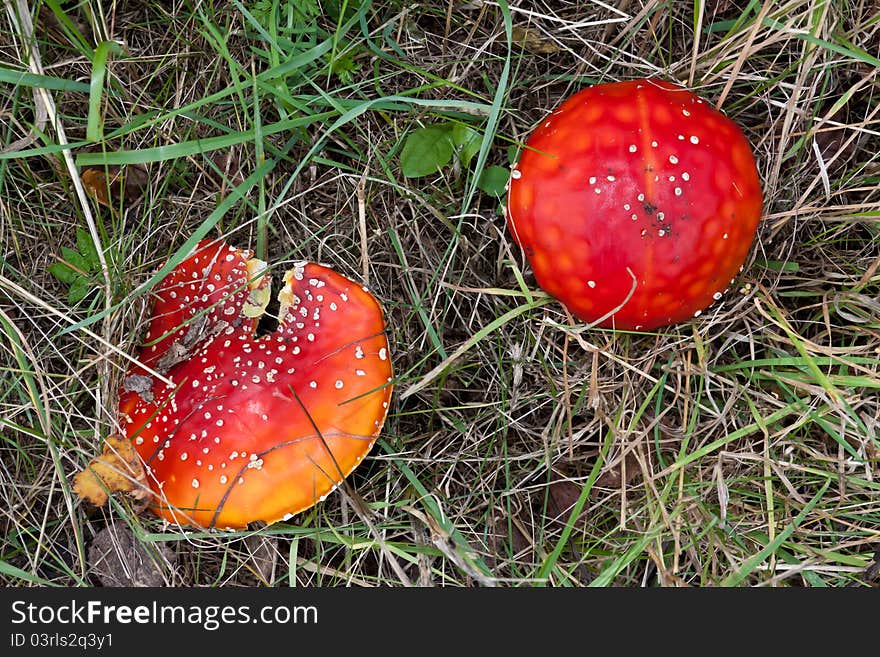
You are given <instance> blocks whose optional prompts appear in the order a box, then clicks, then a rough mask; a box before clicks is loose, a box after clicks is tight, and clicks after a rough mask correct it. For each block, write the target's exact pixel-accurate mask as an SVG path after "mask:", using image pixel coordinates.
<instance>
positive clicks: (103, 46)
mask: <svg viewBox="0 0 880 657" xmlns="http://www.w3.org/2000/svg"><path fill="white" fill-rule="evenodd" d="M111 52H112V53H113V54H114V55H124V54H125V51H124V50H123V49H122V46H120V45H119V44H118V43H116V42H115V41H102V42H101V43H99V44H98V47H97V48H95V55H94V57H93V58H92V79H91V82H90V84H89V116H88V121H87V123H86V139H88V140H89V141H100V140H101V139H103V136H104V134H103V133H104V122H103V121H102V120H101V98H102V97H103V95H104V79H105V78H106V77H107V60H108V58H109V57H110V53H111Z"/></svg>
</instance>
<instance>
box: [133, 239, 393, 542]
mask: <svg viewBox="0 0 880 657" xmlns="http://www.w3.org/2000/svg"><path fill="white" fill-rule="evenodd" d="M251 255H252V254H251V252H250V251H245V250H240V249H237V248H235V247H232V246H229V245H227V244H225V243H224V242H222V241H209V240H204V241H202V242H200V243H199V244H198V246H197V247H196V249H195V251H194V252H193V253H192V254H190V255H189V256H188V257H187V258H186V259H185V260H183V261H182V262H181V263H180V264H179V265H177V267H175V268H174V269H173V271H172V272H171V273H170V274H169V275H168V276H166V277H165V278H164V279H163V280H162V281H161V282H160V283H159V285H158V286H157V289H156V290H155V294H154V299H153V304H152V315H151V320H150V323H149V327H148V331H147V334H146V338H145V341H144V344H143V346H142V347H141V350H140V355H139V359H138V361H139V362H138V363H137V364H134V365H133V366H132V367H131V368H130V369H129V371H128V372H127V374H126V376H125V378H124V379H123V383H122V386H121V389H120V391H119V416H120V423H121V425H122V426H123V428H124V431H125V434H126V436H127V437H128V439H129V440H130V441H131V442H132V444H133V445H134V447H135V449H136V450H137V452H138V454H139V455H140V457H141V459H142V461H143V464H144V469H145V474H146V481H147V483H148V484H149V486H150V488H151V490H152V493H153V496H152V498H153V499H152V504H151V508H152V509H153V510H154V511H155V513H157V514H158V515H159V516H161V517H162V518H165V519H166V520H168V521H171V522H174V523H179V524H182V525H197V526H201V527H206V528H218V529H240V528H244V527H246V526H247V525H248V523H251V522H256V521H262V522H265V523H273V522H276V521H279V520H287V519H289V518H290V517H291V516H293V515H294V514H296V513H298V512H300V511H303V510H305V509H308V508H309V507H311V506H313V505H314V504H316V503H317V502H320V501H322V500H323V499H324V498H325V497H326V496H327V495H328V494H329V493H330V492H331V491H332V490H334V489H335V488H336V487H337V486H338V485H339V484H340V483H341V482H342V480H343V479H344V478H345V477H347V476H348V475H349V474H350V473H351V472H352V471H353V470H354V469H355V467H357V465H358V464H359V463H360V462H361V461H362V460H363V458H364V456H365V455H366V454H367V453H368V452H369V451H370V449H371V447H372V446H373V444H374V443H375V441H376V438H377V437H378V435H379V433H380V431H381V429H382V426H383V424H384V421H385V418H386V416H387V413H388V408H389V403H390V399H391V393H392V389H393V384H392V378H393V371H392V365H391V359H390V355H389V346H388V340H387V337H386V333H385V323H384V318H383V313H382V308H381V307H380V305H379V302H378V301H377V300H376V298H375V297H374V296H373V295H372V294H371V293H370V292H369V291H368V290H367V289H366V288H365V287H363V286H362V285H360V284H358V283H356V282H354V281H352V280H349V279H348V278H346V277H344V276H342V275H341V274H339V273H337V272H335V271H333V270H332V269H330V268H328V267H326V266H323V265H319V264H315V263H311V262H298V263H295V265H294V267H293V268H292V269H290V270H289V271H288V272H287V273H286V274H285V275H284V285H283V287H282V289H281V291H280V292H279V294H278V301H279V304H280V311H279V317H278V327H277V329H276V330H275V331H273V332H271V333H268V334H264V335H258V333H257V330H256V329H257V323H258V320H259V316H260V315H261V314H262V312H263V311H264V310H265V307H266V305H267V302H268V290H269V282H270V274H269V273H268V272H267V268H266V265H265V263H263V262H261V261H259V260H257V259H255V258H252V257H251ZM157 374H158V375H161V376H156V375H157ZM163 379H164V380H163Z"/></svg>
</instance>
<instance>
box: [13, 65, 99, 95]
mask: <svg viewBox="0 0 880 657" xmlns="http://www.w3.org/2000/svg"><path fill="white" fill-rule="evenodd" d="M0 82H5V83H7V84H11V85H13V86H16V87H38V88H40V89H51V90H53V91H80V92H85V91H88V90H89V85H87V84H86V83H85V82H77V81H76V80H64V79H62V78H53V77H52V76H51V75H38V74H36V73H28V72H27V71H19V70H17V69H14V68H8V67H6V66H0Z"/></svg>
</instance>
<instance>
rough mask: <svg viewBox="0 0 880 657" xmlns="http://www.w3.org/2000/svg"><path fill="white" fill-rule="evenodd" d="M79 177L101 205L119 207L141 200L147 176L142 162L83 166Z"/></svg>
mask: <svg viewBox="0 0 880 657" xmlns="http://www.w3.org/2000/svg"><path fill="white" fill-rule="evenodd" d="M80 179H81V180H82V183H83V187H85V189H86V192H88V194H89V195H90V196H91V197H92V198H94V199H95V200H96V201H97V202H98V203H100V204H101V205H106V206H107V207H108V208H119V207H120V206H122V207H124V206H126V205H134V204H135V203H137V202H138V201H140V200H141V197H142V196H143V195H144V189H145V188H146V187H147V183H148V182H149V177H148V173H147V168H146V167H145V166H144V165H143V164H129V165H126V166H118V165H115V164H111V165H107V166H100V167H85V168H84V169H83V170H82V171H81V172H80Z"/></svg>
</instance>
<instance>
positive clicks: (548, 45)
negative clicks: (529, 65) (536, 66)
mask: <svg viewBox="0 0 880 657" xmlns="http://www.w3.org/2000/svg"><path fill="white" fill-rule="evenodd" d="M511 40H512V42H513V43H518V44H520V45H522V47H523V48H525V49H526V50H528V51H529V52H533V53H535V54H536V55H549V54H551V53H554V52H559V46H557V45H556V44H555V43H554V42H553V41H551V40H550V39H547V38H545V37H543V36H541V33H540V32H538V31H537V30H534V29H532V28H530V27H522V26H520V25H514V26H513V31H512V32H511Z"/></svg>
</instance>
